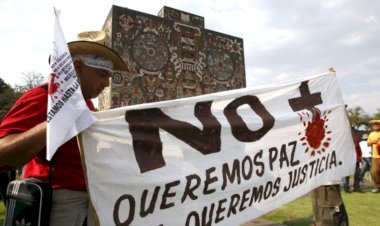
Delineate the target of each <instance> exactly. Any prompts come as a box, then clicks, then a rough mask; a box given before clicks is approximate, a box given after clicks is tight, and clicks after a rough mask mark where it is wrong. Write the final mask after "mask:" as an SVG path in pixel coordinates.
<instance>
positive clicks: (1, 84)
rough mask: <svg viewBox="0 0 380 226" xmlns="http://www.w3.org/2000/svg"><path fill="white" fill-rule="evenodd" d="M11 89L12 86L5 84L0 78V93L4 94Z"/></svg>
mask: <svg viewBox="0 0 380 226" xmlns="http://www.w3.org/2000/svg"><path fill="white" fill-rule="evenodd" d="M9 88H11V86H10V85H8V84H7V83H5V82H4V80H3V79H2V78H0V93H2V92H4V91H5V90H6V89H9Z"/></svg>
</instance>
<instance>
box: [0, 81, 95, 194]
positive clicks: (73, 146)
mask: <svg viewBox="0 0 380 226" xmlns="http://www.w3.org/2000/svg"><path fill="white" fill-rule="evenodd" d="M47 98H48V94H47V91H46V90H45V89H43V88H41V87H39V86H37V87H35V88H32V89H31V90H29V91H27V92H26V93H24V94H23V95H22V96H21V97H20V99H18V100H17V101H16V103H15V104H14V105H13V107H12V108H11V110H10V111H9V112H8V113H7V115H6V116H5V117H4V119H3V121H2V122H1V125H0V138H2V137H5V136H7V135H9V134H15V133H21V132H24V131H27V130H29V129H30V128H32V127H34V126H35V125H37V124H39V123H41V122H43V121H46V115H47ZM86 102H87V105H88V107H89V108H90V109H91V110H95V109H94V106H93V105H92V102H91V101H86ZM52 161H53V162H52V184H53V188H54V189H59V188H67V189H72V190H79V191H86V190H87V189H86V183H85V180H84V176H83V169H82V162H81V158H80V153H79V148H78V144H77V140H76V138H75V137H74V138H72V139H71V140H69V141H68V142H66V143H65V144H63V145H62V146H61V147H60V148H59V149H58V150H57V152H56V153H55V155H54V157H53V160H52ZM49 165H50V164H49V162H48V161H47V160H46V148H44V149H43V150H41V151H40V152H39V153H38V155H36V156H35V157H34V158H33V159H32V160H31V161H30V162H28V163H27V164H26V165H25V168H24V178H28V177H34V178H37V179H40V180H43V181H46V182H48V181H49Z"/></svg>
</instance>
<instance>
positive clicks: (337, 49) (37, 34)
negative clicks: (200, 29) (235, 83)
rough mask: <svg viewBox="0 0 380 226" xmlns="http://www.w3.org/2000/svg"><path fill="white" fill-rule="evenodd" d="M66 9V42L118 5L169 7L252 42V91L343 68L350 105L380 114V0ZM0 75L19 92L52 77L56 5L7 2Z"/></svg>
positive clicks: (73, 4)
mask: <svg viewBox="0 0 380 226" xmlns="http://www.w3.org/2000/svg"><path fill="white" fill-rule="evenodd" d="M55 3H56V7H57V9H59V10H61V17H60V18H61V25H62V28H63V30H64V33H65V36H66V40H67V41H72V40H74V39H75V37H76V34H77V33H79V32H81V31H85V30H99V29H101V27H102V26H103V23H104V21H105V19H106V16H107V15H108V13H109V11H110V9H111V6H112V4H114V5H118V6H121V7H128V8H130V9H133V10H137V11H141V12H145V13H148V14H152V15H157V13H158V12H159V10H160V9H161V8H162V7H163V6H169V7H173V8H177V9H179V10H183V11H187V12H190V13H194V14H197V15H199V16H203V17H204V18H205V25H206V28H207V29H210V30H215V31H219V32H222V33H226V34H230V35H233V36H237V37H241V38H243V39H244V51H245V63H246V75H247V85H249V86H254V85H258V84H269V83H274V82H278V81H284V80H293V79H298V78H299V77H302V76H310V75H313V74H319V73H323V72H326V71H327V70H328V68H329V67H335V69H336V71H337V75H336V76H337V78H338V80H339V84H340V86H341V89H342V93H343V94H344V98H345V101H347V104H348V105H350V106H362V107H363V108H364V110H365V111H367V112H370V113H372V112H374V111H375V109H377V108H380V102H379V101H378V100H377V99H378V98H376V95H377V96H379V95H378V92H377V90H378V87H379V79H378V77H379V71H380V66H379V63H378V62H380V57H379V53H380V42H379V40H380V27H379V17H380V12H379V10H378V9H379V8H380V1H364V2H362V1H356V0H334V1H331V0H322V1H317V0H314V1H313V0H312V1H303V0H289V1H273V0H267V1H248V0H241V1H230V0H194V1H186V0H177V1H173V0H164V1H151V0H138V1H124V0H113V1H112V0H97V1H92V0H80V1H78V0H66V1H55ZM0 21H1V23H0V30H1V32H2V35H1V36H0V49H1V53H2V54H0V62H1V67H0V76H1V77H2V78H3V79H4V80H5V81H6V82H7V83H10V84H12V85H14V84H15V83H21V82H22V80H21V79H22V72H26V71H32V70H33V71H36V72H41V73H44V74H47V73H48V72H49V67H48V65H47V56H48V55H49V54H50V48H51V47H50V43H51V40H52V32H53V27H52V26H53V24H52V23H53V1H51V0H39V1H28V0H1V1H0Z"/></svg>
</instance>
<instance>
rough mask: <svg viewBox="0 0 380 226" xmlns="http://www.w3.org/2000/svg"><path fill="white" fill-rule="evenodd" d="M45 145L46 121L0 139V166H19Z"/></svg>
mask: <svg viewBox="0 0 380 226" xmlns="http://www.w3.org/2000/svg"><path fill="white" fill-rule="evenodd" d="M45 146H46V122H41V123H39V124H37V125H36V126H34V127H33V128H31V129H29V130H27V131H25V132H22V133H17V134H10V135H8V136H5V137H3V138H1V139H0V167H12V168H19V167H21V166H23V165H25V164H26V163H28V162H29V161H30V160H32V159H33V157H34V156H36V155H37V154H38V153H39V152H40V151H41V150H42V149H43V148H44V147H45Z"/></svg>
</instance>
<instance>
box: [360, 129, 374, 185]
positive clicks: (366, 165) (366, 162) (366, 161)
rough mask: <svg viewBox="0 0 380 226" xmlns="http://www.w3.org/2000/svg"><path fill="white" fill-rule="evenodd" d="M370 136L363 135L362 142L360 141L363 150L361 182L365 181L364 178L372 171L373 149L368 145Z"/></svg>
mask: <svg viewBox="0 0 380 226" xmlns="http://www.w3.org/2000/svg"><path fill="white" fill-rule="evenodd" d="M367 139H368V134H363V136H362V141H360V143H359V145H360V149H361V150H362V167H361V170H360V174H359V181H363V180H364V176H365V174H366V173H367V172H370V170H371V161H372V149H371V147H369V146H368V144H367Z"/></svg>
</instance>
